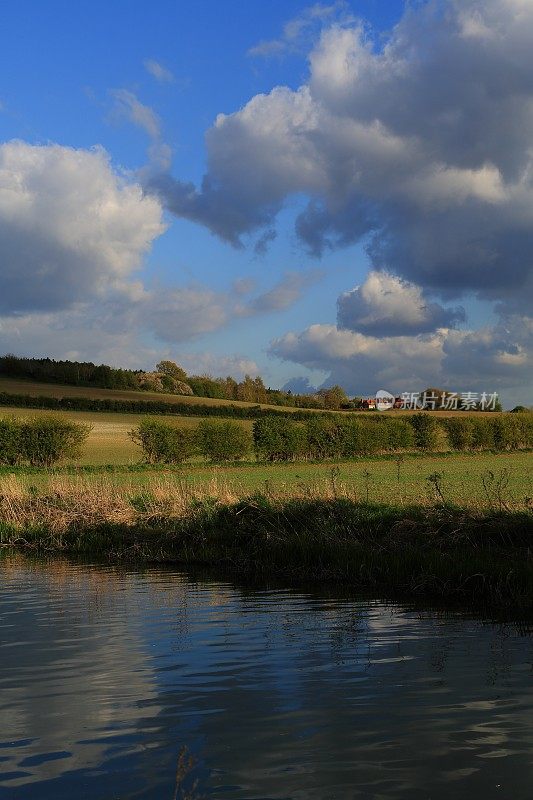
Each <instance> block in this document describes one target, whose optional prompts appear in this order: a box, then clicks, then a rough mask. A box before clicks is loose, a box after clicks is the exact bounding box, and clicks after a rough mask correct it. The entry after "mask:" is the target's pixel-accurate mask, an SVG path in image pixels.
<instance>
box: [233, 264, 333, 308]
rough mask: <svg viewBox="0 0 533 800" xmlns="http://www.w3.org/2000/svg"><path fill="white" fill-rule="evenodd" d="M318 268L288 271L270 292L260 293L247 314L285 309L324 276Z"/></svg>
mask: <svg viewBox="0 0 533 800" xmlns="http://www.w3.org/2000/svg"><path fill="white" fill-rule="evenodd" d="M322 276H323V272H322V271H321V270H318V269H313V270H309V271H308V272H287V273H286V274H285V275H284V276H283V278H282V279H281V280H280V281H278V283H276V285H275V286H273V287H272V289H270V290H269V291H268V292H264V293H263V294H260V295H258V296H257V297H256V298H254V300H252V302H251V303H250V305H249V306H248V307H247V308H246V309H245V313H246V314H262V313H267V312H269V311H285V310H286V309H287V308H290V307H291V306H293V305H294V304H295V303H296V302H297V301H298V300H300V298H301V297H302V295H303V293H304V291H305V290H306V289H308V288H309V287H310V286H312V285H313V284H314V283H316V282H317V281H318V280H320V278H322Z"/></svg>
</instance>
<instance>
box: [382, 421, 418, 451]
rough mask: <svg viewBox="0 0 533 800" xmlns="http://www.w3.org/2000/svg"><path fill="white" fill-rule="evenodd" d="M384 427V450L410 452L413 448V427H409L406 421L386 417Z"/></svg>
mask: <svg viewBox="0 0 533 800" xmlns="http://www.w3.org/2000/svg"><path fill="white" fill-rule="evenodd" d="M382 424H383V423H382ZM385 425H386V427H385V437H386V447H385V449H386V450H392V451H395V450H412V449H413V448H414V446H415V432H414V429H413V426H412V425H409V423H408V422H407V421H406V420H404V419H396V418H394V417H390V418H389V417H387V418H386V422H385Z"/></svg>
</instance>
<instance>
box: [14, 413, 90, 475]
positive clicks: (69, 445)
mask: <svg viewBox="0 0 533 800" xmlns="http://www.w3.org/2000/svg"><path fill="white" fill-rule="evenodd" d="M90 430H91V429H90V427H89V426H88V425H79V424H77V423H75V422H71V421H70V420H65V419H57V418H56V417H38V418H36V419H28V420H24V419H14V418H10V417H4V418H2V419H0V464H2V465H5V466H17V465H20V464H30V466H32V467H51V466H53V465H54V464H57V462H58V461H61V460H62V459H64V458H76V457H77V456H79V455H80V451H81V446H82V444H83V442H84V441H85V439H86V438H87V436H88V435H89V432H90Z"/></svg>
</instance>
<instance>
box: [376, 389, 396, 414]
mask: <svg viewBox="0 0 533 800" xmlns="http://www.w3.org/2000/svg"><path fill="white" fill-rule="evenodd" d="M376 408H377V410H378V411H388V410H389V409H391V408H394V395H393V394H391V393H390V392H386V391H385V389H380V390H379V391H378V392H376Z"/></svg>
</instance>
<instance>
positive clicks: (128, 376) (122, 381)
mask: <svg viewBox="0 0 533 800" xmlns="http://www.w3.org/2000/svg"><path fill="white" fill-rule="evenodd" d="M0 375H5V376H6V377H10V378H23V379H26V380H33V381H37V382H41V383H55V384H66V385H69V386H87V387H95V388H100V389H121V390H123V391H124V390H130V391H139V392H141V391H146V392H161V393H163V392H164V393H169V394H177V395H196V396H197V397H210V398H214V399H218V400H243V401H246V402H248V403H262V404H267V403H268V404H271V405H287V406H292V407H295V408H340V403H341V401H347V400H348V398H347V397H346V395H345V394H344V392H342V390H340V392H341V393H339V387H332V388H331V389H327V390H324V392H323V393H322V394H321V395H317V396H309V395H293V394H291V392H283V391H280V390H277V389H269V388H267V387H266V386H265V384H264V382H263V379H262V378H261V377H259V376H258V377H256V378H252V377H250V376H249V375H245V377H244V379H243V380H242V381H236V380H235V379H234V378H232V377H230V376H228V377H227V378H214V377H212V376H211V375H187V373H186V372H185V370H184V369H183V368H182V367H180V366H179V365H178V364H176V363H174V362H173V361H170V360H163V361H160V362H159V363H158V364H157V365H156V368H155V370H154V371H153V372H146V371H144V370H129V369H115V368H114V367H109V366H107V365H106V364H100V365H96V364H93V363H91V362H81V361H56V360H55V359H52V358H20V357H18V356H15V355H5V356H2V357H0Z"/></svg>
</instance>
